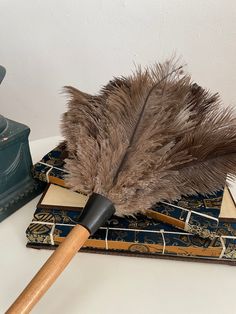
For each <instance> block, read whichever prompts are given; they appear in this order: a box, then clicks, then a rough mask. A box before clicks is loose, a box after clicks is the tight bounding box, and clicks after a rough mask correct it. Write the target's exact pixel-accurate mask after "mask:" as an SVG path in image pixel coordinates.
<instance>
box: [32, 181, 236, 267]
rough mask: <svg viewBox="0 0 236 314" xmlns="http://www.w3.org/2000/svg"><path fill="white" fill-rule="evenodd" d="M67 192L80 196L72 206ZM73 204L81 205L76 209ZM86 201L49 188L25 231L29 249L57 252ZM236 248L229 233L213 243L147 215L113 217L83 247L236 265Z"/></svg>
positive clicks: (72, 203) (117, 252) (91, 249)
mask: <svg viewBox="0 0 236 314" xmlns="http://www.w3.org/2000/svg"><path fill="white" fill-rule="evenodd" d="M67 193H74V194H77V195H76V196H75V198H74V200H73V201H71V203H70V204H69V203H68V200H66V199H67V197H69V194H67ZM66 194H67V196H66ZM76 198H77V199H76ZM59 202H60V204H59ZM74 202H78V207H77V208H76V207H75V206H74ZM85 202H86V196H85V195H81V194H79V193H76V192H71V191H69V190H67V189H65V188H62V187H55V186H54V185H49V187H48V189H47V192H46V193H45V195H44V197H43V198H41V200H40V202H39V204H38V208H37V209H36V211H35V214H34V217H33V220H32V222H31V224H30V225H29V227H28V228H27V230H26V235H27V239H28V244H27V246H29V247H34V248H42V247H43V248H53V249H54V248H55V247H56V246H57V245H58V244H60V243H61V242H62V241H63V240H64V238H65V237H66V236H67V234H68V233H69V232H70V230H71V229H72V228H73V226H74V225H76V224H77V223H78V219H79V216H80V213H81V210H82V208H83V206H84V204H85ZM71 205H72V208H73V210H72V209H71V207H70V206H71ZM235 249H236V236H234V235H231V233H230V232H229V234H228V235H225V236H223V235H219V236H216V237H215V238H214V239H213V240H211V239H209V238H206V239H204V238H201V237H199V236H197V235H194V234H191V233H189V232H184V231H180V230H179V229H177V228H175V227H173V226H171V225H168V224H165V223H162V222H159V221H156V220H154V219H152V218H149V217H147V216H144V215H138V216H137V217H136V218H133V217H125V218H124V217H117V216H115V215H114V216H113V217H112V218H111V219H110V220H109V221H108V222H107V223H106V224H105V225H104V226H102V227H101V228H99V230H98V231H97V232H96V233H95V234H94V235H93V236H91V237H90V238H89V239H88V240H87V241H86V243H85V245H84V250H87V251H93V252H94V251H95V252H98V253H99V252H100V253H109V254H128V255H136V256H147V257H163V256H165V257H166V258H167V257H170V258H177V259H178V258H179V257H181V258H185V259H191V258H193V259H194V260H199V261H201V260H206V261H215V262H220V263H229V264H232V265H233V264H234V263H235V262H236V253H235V252H236V250H235Z"/></svg>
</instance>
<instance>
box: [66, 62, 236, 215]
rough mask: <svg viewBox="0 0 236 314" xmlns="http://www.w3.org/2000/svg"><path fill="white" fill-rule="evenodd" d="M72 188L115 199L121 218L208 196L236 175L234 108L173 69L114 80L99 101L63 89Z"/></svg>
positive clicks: (160, 68)
mask: <svg viewBox="0 0 236 314" xmlns="http://www.w3.org/2000/svg"><path fill="white" fill-rule="evenodd" d="M65 90H66V92H67V94H69V96H70V100H69V110H68V112H67V113H65V115H64V116H63V119H62V129H63V135H64V137H65V138H66V141H67V144H68V149H69V151H70V152H71V154H70V158H69V159H67V160H66V168H67V170H68V172H69V176H68V177H67V180H66V181H67V185H68V186H69V187H71V188H72V189H73V190H77V191H80V192H82V193H86V194H89V195H90V194H91V193H93V192H96V193H99V194H102V195H104V196H106V197H107V198H109V199H111V200H112V201H113V203H114V205H115V208H116V214H118V215H130V214H135V213H137V212H144V211H145V210H146V209H148V208H150V207H151V206H152V205H153V204H154V203H156V202H159V201H171V200H176V199H178V198H180V197H181V196H182V195H191V194H196V193H203V194H205V193H209V192H213V191H215V190H217V189H219V188H222V187H223V186H224V184H225V178H226V175H227V173H230V174H235V173H236V120H235V117H234V115H233V112H232V109H229V108H228V109H223V108H221V106H220V101H219V95H218V94H211V93H210V92H209V91H207V90H204V89H203V88H201V87H200V86H198V85H197V84H196V83H193V82H192V81H191V78H190V76H189V75H186V74H183V70H182V67H181V66H180V67H178V66H176V64H172V63H171V62H166V63H164V64H156V65H154V67H152V68H149V69H145V70H143V71H142V70H141V69H140V68H139V69H138V70H137V71H136V72H135V73H134V74H133V75H131V76H129V77H127V78H125V77H121V78H115V79H114V80H113V81H111V82H110V83H109V84H108V85H107V86H105V87H104V88H103V89H102V90H101V93H100V94H99V95H98V96H90V95H88V94H84V93H82V92H80V91H78V90H77V89H75V88H73V87H66V88H65Z"/></svg>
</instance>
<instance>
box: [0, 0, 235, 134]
mask: <svg viewBox="0 0 236 314" xmlns="http://www.w3.org/2000/svg"><path fill="white" fill-rule="evenodd" d="M173 52H176V53H177V55H181V56H182V57H183V60H184V61H185V62H187V63H188V65H189V67H188V70H189V71H190V72H191V73H192V75H193V78H194V79H195V80H196V81H197V82H198V83H199V84H201V85H202V86H205V87H208V88H210V89H212V90H213V91H219V92H220V93H221V95H222V99H223V101H224V103H226V104H234V105H236V91H235V88H236V62H235V58H236V1H234V0H231V1H230V0H228V1H227V0H224V1H223V0H205V1H204V0H196V1H194V0H191V1H190V0H169V1H166V0H159V1H158V0H153V1H150V0H149V1H148V0H146V1H145V0H143V1H141V0H139V1H138V0H132V1H131V0H130V1H128V0H127V1H125V0H123V1H118V0H116V1H114V0H113V1H111V0H110V1H109V0H104V1H102V0H94V1H85V0H84V1H78V0H77V1H76V0H74V1H73V0H64V1H60V0H47V1H42V0H34V1H32V0H21V1H18V0H0V63H1V64H2V65H4V66H5V67H6V68H7V76H6V78H5V80H4V82H3V83H2V86H1V87H0V113H1V114H3V115H5V116H6V117H9V118H12V119H15V120H18V121H21V122H23V123H26V124H28V125H29V126H30V127H31V130H32V133H31V139H36V138H42V137H47V136H52V135H56V134H59V121H60V115H61V113H62V112H63V111H64V110H65V108H66V107H65V98H64V96H63V95H61V94H60V90H61V87H62V86H63V85H68V84H71V85H74V86H76V87H78V88H80V89H82V90H84V91H87V92H90V93H95V92H97V91H98V89H99V88H100V87H101V85H102V84H105V83H106V82H107V81H108V80H109V79H110V78H111V77H112V76H115V75H119V74H126V73H129V72H130V71H131V70H132V68H133V65H134V63H136V64H139V63H140V64H142V65H148V64H151V63H153V62H154V61H157V60H163V59H165V58H166V57H169V56H171V55H172V53H173Z"/></svg>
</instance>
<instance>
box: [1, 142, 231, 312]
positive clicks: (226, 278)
mask: <svg viewBox="0 0 236 314" xmlns="http://www.w3.org/2000/svg"><path fill="white" fill-rule="evenodd" d="M58 141H59V137H52V138H47V139H42V140H38V141H34V142H32V143H31V152H32V156H33V160H34V161H37V160H39V159H40V158H41V157H42V156H43V155H44V154H45V153H47V152H48V151H49V150H50V149H52V148H53V147H54V146H55V145H56V144H57V143H58ZM38 200H39V197H37V198H35V199H34V200H33V201H31V202H30V203H28V204H27V205H26V206H24V207H22V208H21V209H20V210H18V211H17V212H16V213H14V214H13V215H11V216H10V217H8V218H7V219H6V220H4V221H3V222H2V223H1V224H0V249H1V258H0V283H1V285H0V313H4V311H5V310H6V309H7V308H8V306H9V305H10V304H11V303H12V302H13V301H14V299H15V298H16V297H17V296H18V294H19V293H20V292H21V290H22V289H23V288H24V287H25V285H26V284H27V283H28V282H29V281H30V279H31V278H32V277H33V276H34V274H35V273H36V271H37V270H38V269H39V268H40V267H41V265H42V264H43V263H44V262H45V261H46V259H47V258H48V257H49V255H50V254H51V252H50V251H46V250H34V249H29V248H26V247H25V244H26V237H25V230H26V228H27V226H28V225H29V223H30V221H31V219H32V216H33V213H34V210H35V207H36V204H37V202H38ZM235 284H236V268H235V267H232V266H227V265H215V264H204V263H194V262H180V261H169V260H158V259H149V258H135V257H122V256H107V255H96V254H89V253H78V254H77V255H76V256H75V258H74V259H73V261H72V262H71V264H70V265H69V266H68V268H67V269H66V270H65V271H64V273H63V274H62V275H61V276H60V278H59V279H58V280H57V282H56V283H55V284H54V285H53V287H51V288H50V290H49V291H48V292H47V294H46V295H45V296H44V297H43V299H42V300H41V301H40V302H39V303H38V304H37V305H36V307H35V309H34V310H33V311H32V313H38V314H78V313H79V314H108V313H109V314H110V313H112V314H118V313H119V314H120V313H122V314H126V313H135V314H143V313H160V314H169V313H171V314H173V313H181V314H185V313H186V314H187V313H188V314H195V313H196V314H218V313H219V314H222V313H223V314H225V313H227V314H228V313H236V305H235V299H234V298H235Z"/></svg>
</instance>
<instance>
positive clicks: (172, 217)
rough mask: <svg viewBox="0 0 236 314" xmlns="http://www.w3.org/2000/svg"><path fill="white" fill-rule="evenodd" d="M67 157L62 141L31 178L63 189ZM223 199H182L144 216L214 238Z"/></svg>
mask: <svg viewBox="0 0 236 314" xmlns="http://www.w3.org/2000/svg"><path fill="white" fill-rule="evenodd" d="M67 157H68V153H67V150H66V143H65V142H63V143H61V144H60V145H58V146H57V147H56V148H54V149H53V150H51V151H50V152H49V153H48V154H46V155H45V156H44V157H43V158H42V159H41V160H40V161H39V162H38V163H36V164H35V165H34V168H33V174H34V177H35V178H38V179H40V180H42V181H45V182H48V183H54V184H57V185H59V186H63V187H66V185H65V181H64V179H65V175H66V174H67V172H66V170H65V169H64V164H65V161H64V160H65V158H67ZM222 197H223V190H220V191H217V192H215V193H212V194H210V195H200V194H198V195H197V196H189V197H182V198H181V199H180V200H179V201H176V202H171V203H168V202H162V203H158V204H156V205H154V206H153V208H152V209H150V210H148V211H147V215H148V216H150V217H152V218H153V219H157V220H160V221H162V222H164V223H168V224H171V225H173V226H175V227H176V228H179V229H181V230H184V231H187V232H191V233H194V234H197V235H199V236H201V237H203V238H208V237H209V238H212V239H213V238H214V237H215V231H216V228H217V227H218V225H219V219H218V218H219V216H220V212H221V203H222Z"/></svg>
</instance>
